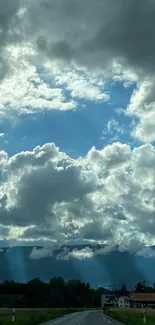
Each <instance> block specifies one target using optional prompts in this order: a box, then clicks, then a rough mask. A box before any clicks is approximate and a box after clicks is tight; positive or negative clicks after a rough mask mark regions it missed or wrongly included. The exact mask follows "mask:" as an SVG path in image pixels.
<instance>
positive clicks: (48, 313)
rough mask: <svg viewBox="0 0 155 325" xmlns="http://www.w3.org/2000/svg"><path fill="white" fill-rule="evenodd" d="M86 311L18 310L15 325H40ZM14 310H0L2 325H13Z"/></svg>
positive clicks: (0, 323) (70, 309)
mask: <svg viewBox="0 0 155 325" xmlns="http://www.w3.org/2000/svg"><path fill="white" fill-rule="evenodd" d="M83 310H84V309H72V308H69V309H37V308H36V309H30V308H29V309H24V308H23V309H16V320H15V323H14V324H15V325H38V324H40V323H43V322H45V321H48V320H52V319H55V318H58V317H61V316H64V315H66V314H70V313H74V312H77V311H83ZM11 318H12V309H8V308H6V309H0V325H12V321H11Z"/></svg>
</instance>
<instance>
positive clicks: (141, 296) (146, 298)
mask: <svg viewBox="0 0 155 325" xmlns="http://www.w3.org/2000/svg"><path fill="white" fill-rule="evenodd" d="M130 298H131V307H134V308H143V307H155V293H136V292H135V293H133V294H132V295H131V296H130Z"/></svg>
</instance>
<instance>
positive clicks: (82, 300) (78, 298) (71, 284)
mask: <svg viewBox="0 0 155 325" xmlns="http://www.w3.org/2000/svg"><path fill="white" fill-rule="evenodd" d="M134 291H135V292H155V285H154V286H152V287H150V286H147V285H146V282H145V281H143V282H138V283H137V284H136V287H135V289H134ZM106 293H107V294H108V293H113V294H115V295H116V296H117V297H120V296H124V295H129V294H130V293H131V292H130V290H128V289H127V287H126V285H125V284H123V285H122V286H121V288H120V289H118V290H113V291H108V290H107V289H106V288H104V287H99V288H97V289H93V288H91V286H90V284H89V283H88V282H87V283H84V282H81V281H80V280H70V281H65V280H64V279H63V278H62V277H53V278H52V279H51V280H50V281H49V283H45V282H43V281H41V280H40V279H39V278H34V279H32V280H30V281H28V282H27V283H19V282H14V281H4V282H3V283H0V307H2V306H4V305H7V306H8V307H12V306H14V307H19V308H22V307H23V308H25V307H28V308H29V307H31V308H32V307H34V308H35V307H36V308H37V307H38V308H84V307H86V308H98V307H100V306H101V295H102V294H106ZM6 297H7V299H8V300H6ZM10 297H11V298H10ZM13 297H14V299H12V298H13Z"/></svg>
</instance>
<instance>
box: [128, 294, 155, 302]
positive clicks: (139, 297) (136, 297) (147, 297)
mask: <svg viewBox="0 0 155 325" xmlns="http://www.w3.org/2000/svg"><path fill="white" fill-rule="evenodd" d="M130 298H131V300H133V301H155V293H133V294H132V295H131V296H130Z"/></svg>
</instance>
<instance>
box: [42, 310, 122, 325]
mask: <svg viewBox="0 0 155 325" xmlns="http://www.w3.org/2000/svg"><path fill="white" fill-rule="evenodd" d="M42 325H122V323H120V322H118V321H116V320H113V319H112V318H110V317H108V316H106V315H104V314H103V312H102V311H83V312H78V313H74V314H70V315H65V316H63V317H61V318H58V319H54V320H52V321H49V322H44V323H42Z"/></svg>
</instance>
